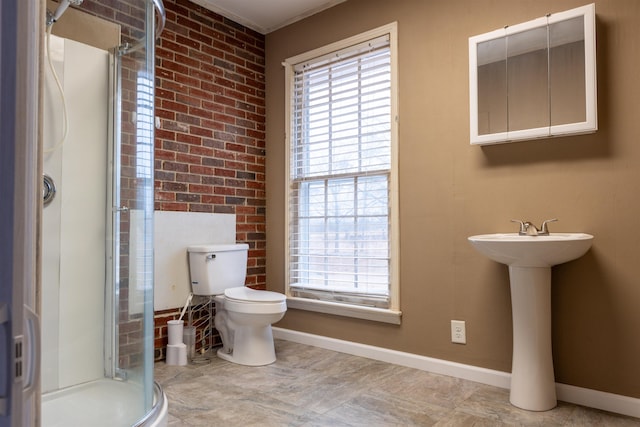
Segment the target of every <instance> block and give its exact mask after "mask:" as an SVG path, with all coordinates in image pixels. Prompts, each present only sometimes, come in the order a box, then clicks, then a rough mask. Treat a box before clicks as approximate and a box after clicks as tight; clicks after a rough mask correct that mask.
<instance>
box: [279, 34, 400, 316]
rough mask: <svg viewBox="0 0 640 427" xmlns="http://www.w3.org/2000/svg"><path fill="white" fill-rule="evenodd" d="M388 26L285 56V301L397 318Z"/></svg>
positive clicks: (391, 38) (392, 104) (391, 66)
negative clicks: (286, 121) (286, 84)
mask: <svg viewBox="0 0 640 427" xmlns="http://www.w3.org/2000/svg"><path fill="white" fill-rule="evenodd" d="M395 29H396V26H395V24H392V25H389V26H385V27H382V28H379V29H377V30H373V31H370V32H368V33H365V34H362V35H359V36H356V37H354V38H351V39H348V40H345V41H343V42H339V43H336V44H333V45H330V46H327V47H325V48H321V49H318V50H315V51H313V52H309V53H307V54H304V55H300V56H298V57H295V58H290V59H288V60H287V61H286V62H285V66H286V68H287V83H288V89H289V93H288V96H287V98H288V106H287V110H288V111H287V117H288V120H289V123H288V129H289V132H288V133H287V137H288V138H287V139H288V143H289V158H288V166H289V173H288V227H287V234H288V238H287V242H288V279H287V285H288V286H287V295H288V296H289V297H290V303H289V305H290V306H292V307H295V306H296V304H297V303H298V304H302V305H304V306H305V307H304V308H308V309H312V310H318V311H327V307H331V310H330V311H329V312H332V313H335V314H343V313H341V312H340V311H341V310H340V309H339V308H337V307H339V306H350V307H352V308H351V309H348V310H344V311H345V312H347V313H348V315H354V313H365V314H364V315H357V314H356V315H355V316H356V317H364V318H372V316H371V313H376V312H379V311H381V310H382V311H389V312H394V313H395V314H394V315H392V316H391V319H395V320H393V323H398V322H399V311H398V294H399V292H398V280H397V267H396V266H397V261H398V260H397V243H396V240H397V191H396V186H397V170H396V169H397V168H396V157H397V156H396V154H395V153H396V133H397V130H396V129H397V126H396V112H395V110H396V101H395V99H396V96H395V91H396V83H395V75H396V72H395V68H396V67H395V47H394V46H395ZM304 300H306V301H307V302H308V301H312V303H311V304H309V303H304V302H302V301H304ZM292 303H293V304H292ZM318 303H320V304H318ZM322 307H324V308H322ZM354 308H355V309H354ZM358 308H360V309H358ZM378 317H382V318H383V320H384V319H386V318H387V317H388V316H384V315H383V316H375V315H374V316H373V319H374V320H380V319H378ZM386 321H388V320H386Z"/></svg>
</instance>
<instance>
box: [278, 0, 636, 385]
mask: <svg viewBox="0 0 640 427" xmlns="http://www.w3.org/2000/svg"><path fill="white" fill-rule="evenodd" d="M585 3H586V2H585V1H584V0H518V1H514V0H431V1H427V0H394V1H389V0H349V1H347V2H346V3H343V4H340V5H338V6H336V7H334V8H332V9H329V10H327V11H325V12H323V13H320V14H318V15H315V16H312V17H310V18H307V19H305V20H303V21H301V22H298V23H295V24H293V25H291V26H288V27H286V28H284V29H281V30H279V31H276V32H274V33H271V34H269V35H268V36H267V153H268V155H267V196H268V197H267V215H268V217H267V232H268V235H267V287H268V288H269V289H272V290H277V291H282V290H283V289H284V283H283V281H284V270H285V266H284V253H283V247H284V241H283V236H284V230H283V228H284V217H285V212H284V208H283V206H284V189H285V176H284V171H285V167H284V158H285V156H284V152H285V151H284V150H285V147H284V142H283V135H284V70H283V68H282V66H281V62H282V61H283V60H284V59H285V58H287V57H290V56H293V55H296V54H299V53H302V52H305V51H307V50H310V49H313V48H316V47H319V46H322V45H325V44H327V43H330V42H334V41H337V40H340V39H342V38H346V37H348V36H352V35H354V34H358V33H360V32H363V31H366V30H369V29H371V28H375V27H377V26H380V25H384V24H387V23H389V22H392V21H398V31H399V46H400V47H399V58H400V63H399V69H400V88H399V90H400V93H399V96H400V145H399V151H400V227H401V248H400V253H401V260H400V268H401V270H400V275H401V309H402V312H403V318H402V325H400V326H393V325H387V324H380V323H375V322H369V321H363V320H355V319H349V318H343V317H336V316H331V315H322V314H317V313H309V312H302V311H299V310H293V309H292V310H289V311H288V312H287V314H286V316H285V318H284V319H283V320H282V321H281V322H280V323H279V324H278V326H281V327H284V328H289V329H294V330H298V331H304V332H309V333H313V334H319V335H324V336H328V337H333V338H338V339H344V340H350V341H355V342H360V343H366V344H371V345H375V346H380V347H385V348H390V349H395V350H400V351H405V352H410V353H415V354H420V355H425V356H431V357H436V358H440V359H446V360H452V361H456V362H461V363H466V364H471V365H476V366H482V367H486V368H490V369H497V370H502V371H510V370H511V344H512V339H511V303H510V295H509V287H508V286H509V285H508V283H509V282H508V280H509V279H508V272H507V268H506V267H504V266H501V265H499V264H497V263H493V262H491V261H489V260H487V259H485V258H484V257H483V256H482V255H480V254H479V253H476V252H475V251H474V250H473V249H472V248H471V246H470V245H469V244H468V243H467V241H466V238H467V236H470V235H473V234H479V233H490V232H509V231H516V227H515V226H514V224H511V223H510V222H509V220H510V219H511V218H521V219H527V220H531V221H533V222H535V223H539V222H541V221H542V220H543V219H547V218H553V217H557V218H559V219H560V222H558V223H554V224H552V227H551V229H552V231H556V232H560V231H565V232H569V231H580V232H588V233H592V234H594V235H595V236H596V238H595V242H594V245H593V248H592V249H591V251H590V252H589V253H587V254H586V255H585V256H584V257H583V258H581V259H579V260H577V261H574V262H571V263H568V264H565V265H561V266H558V267H554V269H553V280H554V284H553V291H552V298H553V346H554V360H555V367H556V380H557V381H558V382H561V383H565V384H571V385H576V386H580V387H586V388H591V389H596V390H602V391H607V392H612V393H617V394H621V395H627V396H632V397H636V398H640V363H638V360H640V332H639V331H640V278H639V273H638V260H639V255H640V229H639V228H638V227H637V226H636V224H637V217H638V214H639V213H640V197H639V196H638V195H639V194H640V132H639V130H640V129H639V128H638V122H639V119H638V112H639V104H640V101H639V99H640V82H639V81H638V79H637V75H638V69H639V67H640V57H639V54H640V43H639V42H638V40H640V2H638V1H637V0H600V1H597V2H596V13H597V48H598V55H597V57H598V92H599V94H598V97H599V106H598V110H599V127H600V130H599V131H598V132H597V133H596V134H591V135H584V136H573V137H564V138H556V139H546V140H540V141H530V142H519V143H512V144H503V145H496V146H488V147H476V146H470V145H469V118H468V115H469V106H468V102H469V101H468V44H467V42H468V40H467V39H468V37H469V36H472V35H475V34H481V33H484V32H487V31H490V30H493V29H496V28H500V27H502V26H504V25H506V24H515V23H519V22H524V21H528V20H530V19H533V18H536V17H540V16H543V15H544V14H546V13H548V12H559V11H562V10H566V9H570V8H573V7H577V6H581V5H583V4H585ZM451 319H462V320H465V321H466V323H467V341H468V342H467V345H457V344H451V343H450V326H449V325H450V320H451Z"/></svg>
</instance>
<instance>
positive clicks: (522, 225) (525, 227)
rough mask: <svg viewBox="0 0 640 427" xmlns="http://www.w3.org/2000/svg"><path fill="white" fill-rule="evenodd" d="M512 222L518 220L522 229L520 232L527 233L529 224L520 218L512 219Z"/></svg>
mask: <svg viewBox="0 0 640 427" xmlns="http://www.w3.org/2000/svg"><path fill="white" fill-rule="evenodd" d="M511 222H517V223H518V224H520V231H518V234H521V235H524V234H527V226H526V225H525V222H524V221H520V220H519V219H512V220H511Z"/></svg>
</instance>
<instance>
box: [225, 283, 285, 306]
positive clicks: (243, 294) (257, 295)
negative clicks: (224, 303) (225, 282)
mask: <svg viewBox="0 0 640 427" xmlns="http://www.w3.org/2000/svg"><path fill="white" fill-rule="evenodd" d="M224 296H225V298H229V299H234V300H238V301H246V302H282V301H286V299H287V298H286V297H285V296H284V294H281V293H278V292H271V291H258V290H256V289H251V288H248V287H246V286H238V287H237V288H228V289H225V291H224Z"/></svg>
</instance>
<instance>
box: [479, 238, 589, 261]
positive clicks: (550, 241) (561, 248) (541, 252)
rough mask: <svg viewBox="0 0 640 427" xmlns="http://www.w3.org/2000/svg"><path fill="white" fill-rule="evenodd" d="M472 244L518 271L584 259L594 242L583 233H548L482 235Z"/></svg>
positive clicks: (495, 259) (488, 255)
mask: <svg viewBox="0 0 640 427" xmlns="http://www.w3.org/2000/svg"><path fill="white" fill-rule="evenodd" d="M469 241H470V242H471V244H472V245H473V246H474V247H475V248H476V249H477V250H478V251H479V252H480V253H482V254H484V255H485V256H487V257H488V258H489V259H492V260H493V261H497V262H499V263H502V264H506V265H509V266H517V267H551V266H554V265H558V264H562V263H564V262H568V261H572V260H574V259H576V258H580V257H581V256H582V255H584V254H585V253H586V252H587V251H588V250H589V248H590V247H591V243H592V241H593V236H592V235H590V234H585V233H551V234H549V235H548V236H520V235H519V234H518V233H498V234H481V235H478V236H471V237H469Z"/></svg>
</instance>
